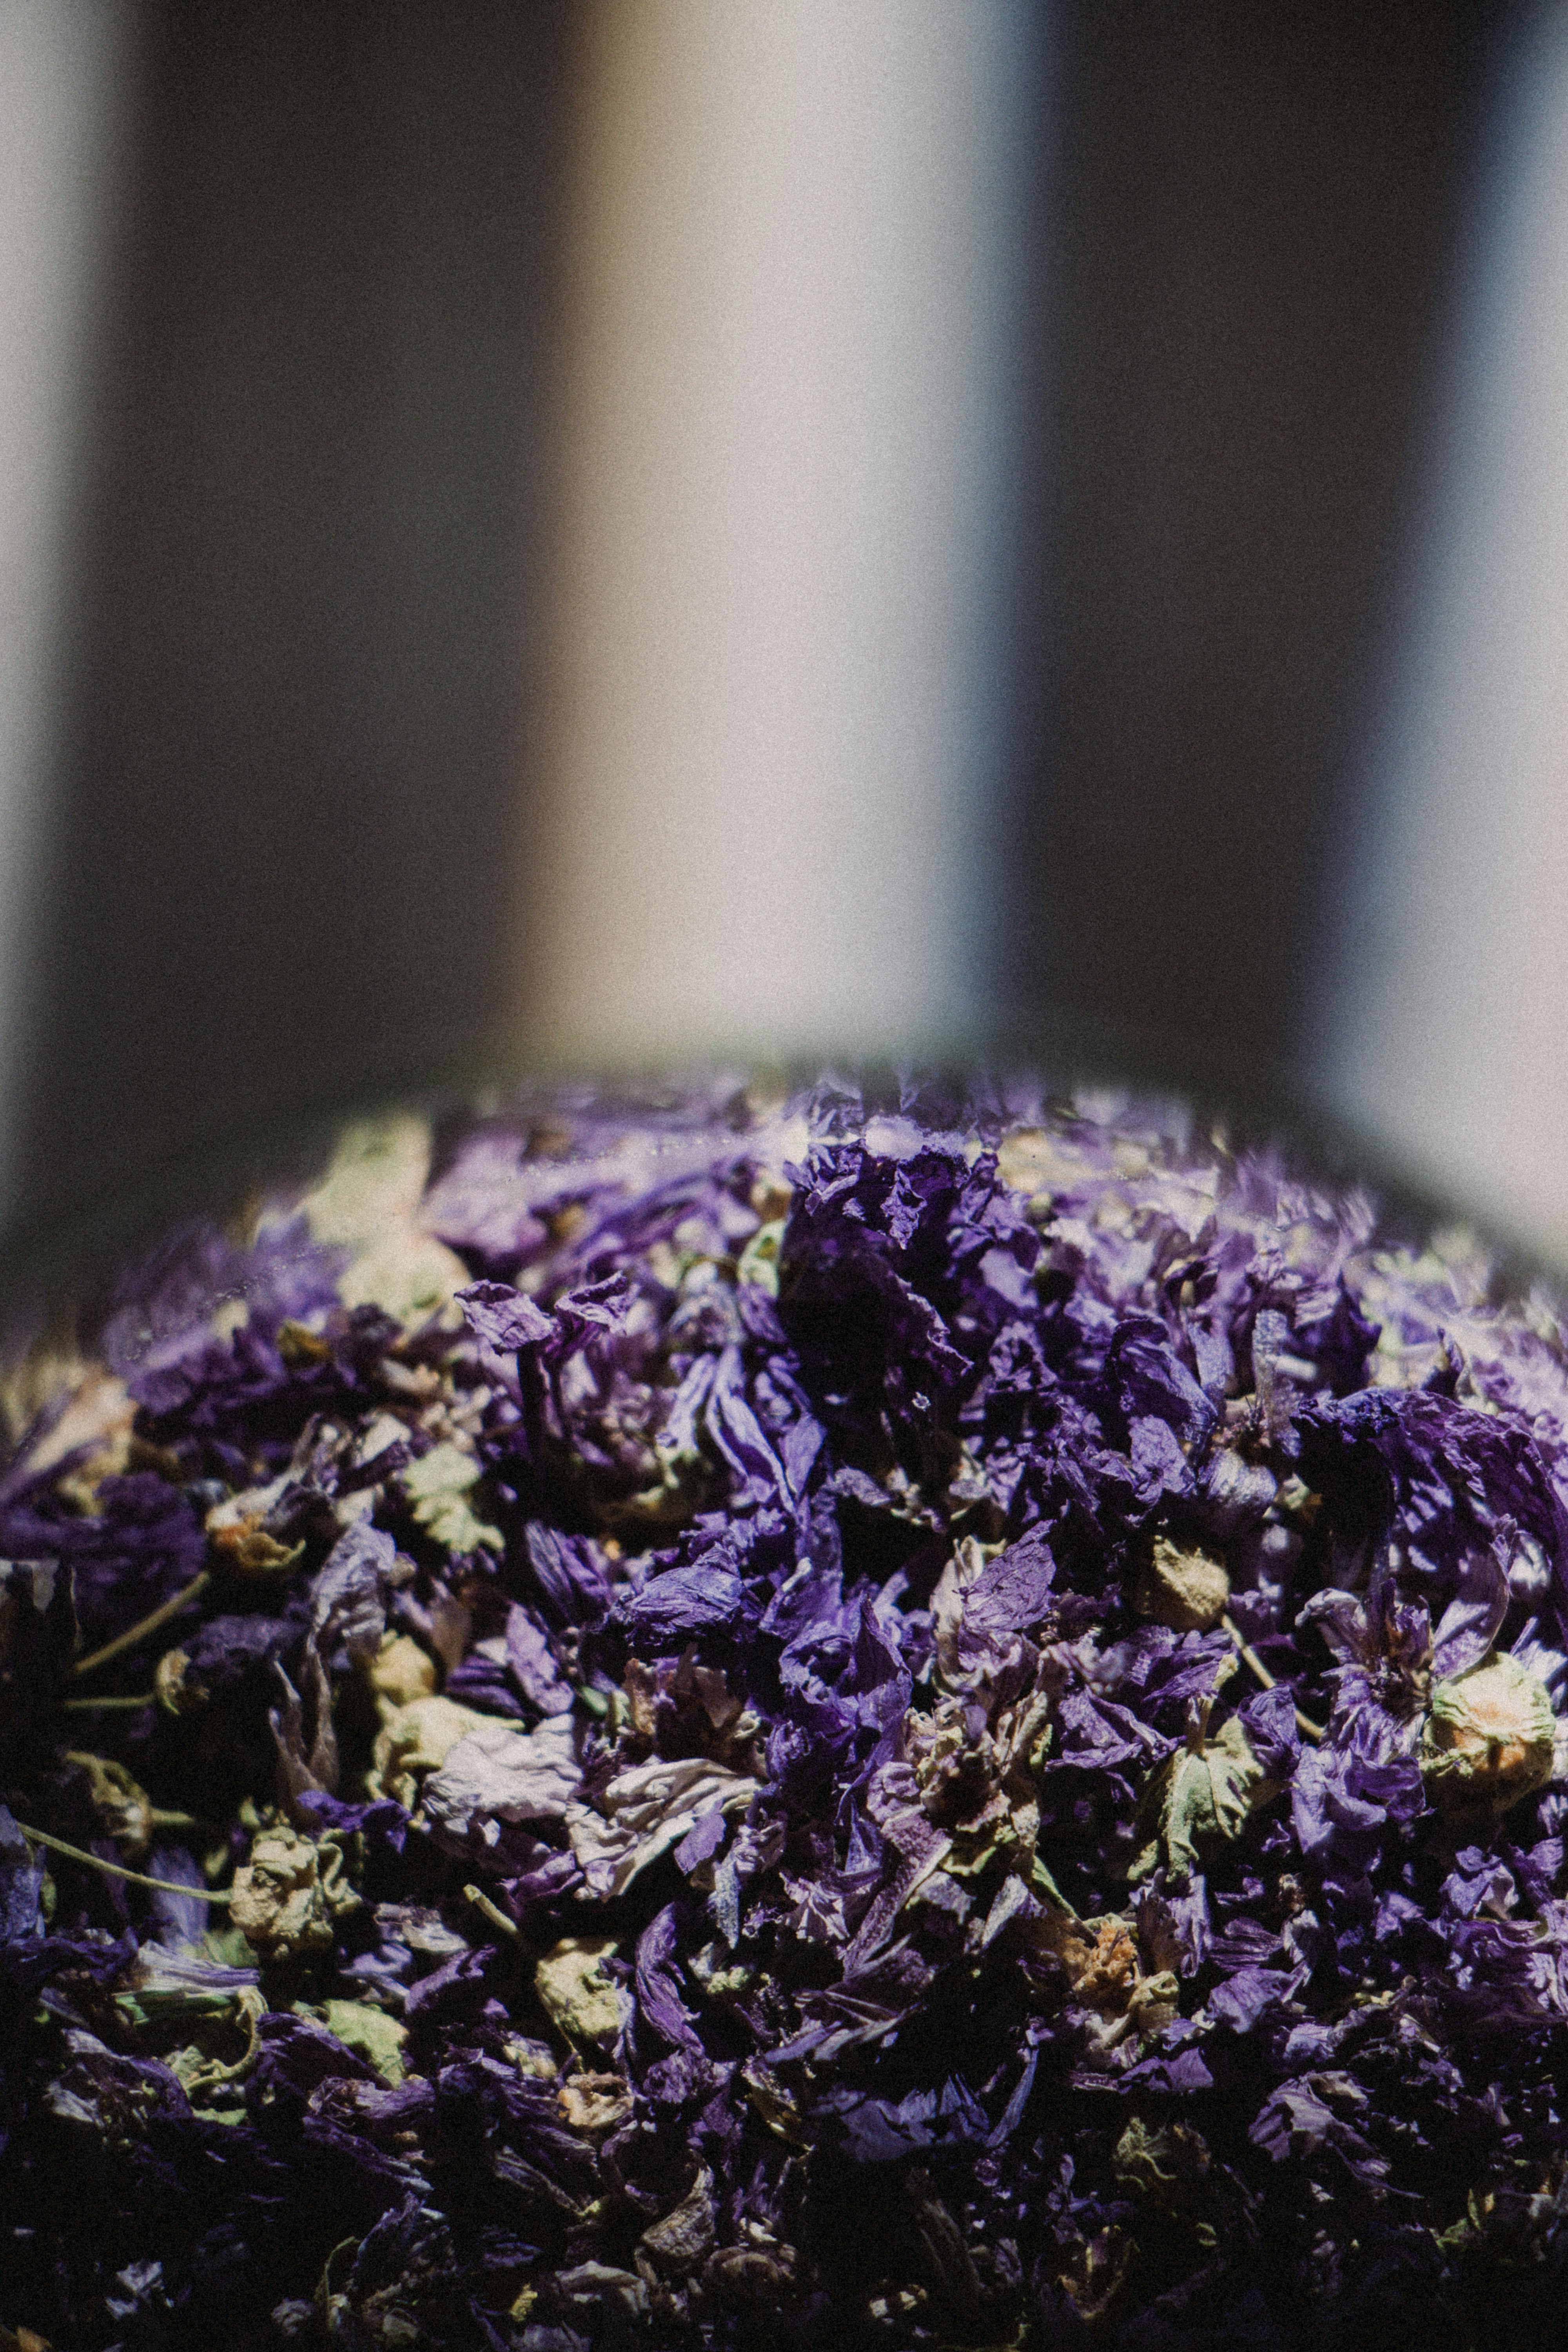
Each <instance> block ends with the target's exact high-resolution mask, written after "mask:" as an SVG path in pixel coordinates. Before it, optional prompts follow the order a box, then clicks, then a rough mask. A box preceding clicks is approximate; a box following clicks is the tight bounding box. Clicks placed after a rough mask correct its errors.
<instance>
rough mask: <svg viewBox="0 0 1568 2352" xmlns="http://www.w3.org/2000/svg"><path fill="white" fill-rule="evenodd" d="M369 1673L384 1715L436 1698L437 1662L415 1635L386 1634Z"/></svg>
mask: <svg viewBox="0 0 1568 2352" xmlns="http://www.w3.org/2000/svg"><path fill="white" fill-rule="evenodd" d="M366 1672H367V1673H368V1674H369V1676H370V1684H371V1688H372V1689H373V1690H374V1693H375V1696H376V1698H377V1701H378V1702H379V1703H380V1706H381V1708H382V1712H383V1714H384V1715H385V1714H389V1713H391V1714H395V1712H396V1710H397V1709H398V1708H399V1707H404V1706H413V1704H414V1702H415V1700H416V1699H420V1698H434V1696H435V1695H436V1661H435V1659H434V1658H433V1657H431V1655H430V1654H429V1652H428V1651H427V1650H422V1649H421V1648H420V1646H419V1644H418V1643H417V1642H416V1640H415V1639H414V1637H413V1635H412V1634H411V1633H388V1634H386V1635H385V1636H384V1639H383V1641H382V1644H381V1647H380V1649H379V1650H378V1651H377V1652H376V1654H375V1656H374V1658H373V1659H372V1661H371V1663H370V1665H369V1666H368V1667H367V1669H366Z"/></svg>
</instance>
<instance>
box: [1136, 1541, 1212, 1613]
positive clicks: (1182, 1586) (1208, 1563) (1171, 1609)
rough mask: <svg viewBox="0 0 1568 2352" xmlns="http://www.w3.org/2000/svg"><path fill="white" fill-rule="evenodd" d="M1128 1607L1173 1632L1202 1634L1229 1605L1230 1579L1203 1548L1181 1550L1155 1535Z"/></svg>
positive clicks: (1179, 1546)
mask: <svg viewBox="0 0 1568 2352" xmlns="http://www.w3.org/2000/svg"><path fill="white" fill-rule="evenodd" d="M1132 1606H1133V1607H1134V1609H1136V1610H1137V1611H1138V1612H1139V1614H1140V1615H1141V1616H1143V1617H1152V1619H1153V1621H1154V1622H1155V1624H1156V1625H1168V1626H1169V1627H1170V1628H1171V1630H1172V1632H1173V1633H1207V1632H1208V1630H1209V1627H1210V1626H1211V1625H1217V1624H1218V1623H1219V1621H1220V1619H1221V1618H1222V1617H1223V1616H1224V1615H1225V1612H1226V1609H1227V1608H1228V1607H1229V1606H1230V1579H1229V1577H1228V1576H1227V1575H1226V1572H1225V1569H1224V1567H1223V1565H1222V1564H1221V1562H1220V1561H1218V1560H1217V1559H1212V1558H1211V1557H1210V1555H1209V1554H1208V1553H1207V1552H1206V1551H1199V1550H1197V1549H1184V1548H1183V1547H1182V1546H1181V1545H1180V1544H1176V1543H1173V1542H1172V1540H1171V1538H1170V1537H1169V1536H1156V1537H1155V1538H1154V1549H1153V1551H1152V1554H1151V1556H1150V1559H1149V1561H1148V1564H1147V1566H1146V1567H1145V1568H1144V1570H1143V1571H1142V1575H1141V1576H1140V1577H1139V1579H1138V1581H1137V1583H1136V1585H1135V1586H1134V1588H1133V1592H1132Z"/></svg>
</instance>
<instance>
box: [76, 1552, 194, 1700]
mask: <svg viewBox="0 0 1568 2352" xmlns="http://www.w3.org/2000/svg"><path fill="white" fill-rule="evenodd" d="M212 1580H213V1573H212V1570H211V1569H210V1568H204V1569H203V1570H202V1571H201V1573H200V1575H199V1576H194V1577H193V1578H192V1579H191V1581H190V1582H189V1584H187V1585H186V1586H185V1588H184V1591H182V1592H176V1593H175V1594H174V1598H173V1599H172V1600H169V1601H164V1603H163V1607H162V1608H161V1609H154V1610H153V1614H152V1615H151V1616H150V1617H143V1618H142V1621H141V1622H140V1624H137V1625H132V1626H131V1627H130V1629H129V1630H128V1631H127V1632H126V1633H116V1635H115V1637H114V1639H113V1641H112V1642H105V1643H104V1645H103V1647H102V1649H101V1650H93V1651H91V1652H90V1653H89V1655H88V1656H87V1657H85V1658H79V1659H78V1660H77V1662H76V1664H75V1665H74V1666H72V1668H71V1672H72V1674H73V1675H90V1674H91V1673H93V1672H94V1670H95V1669H96V1668H97V1667H99V1666H106V1665H107V1664H109V1661H110V1658H117V1657H119V1655H120V1654H121V1651H122V1650H129V1649H132V1648H133V1647H134V1645H135V1644H136V1643H138V1642H142V1641H145V1639H146V1637H147V1635H148V1634H149V1633H156V1632H157V1631H158V1628H159V1627H160V1626H161V1625H166V1624H167V1623H168V1622H169V1620H170V1618H171V1617H177V1616H178V1615H179V1613H180V1612H181V1610H182V1609H188V1608H189V1607H190V1605H191V1602H192V1601H199V1600H200V1599H201V1597H202V1594H203V1593H204V1592H205V1591H206V1589H207V1587H208V1585H209V1584H210V1583H211V1582H212Z"/></svg>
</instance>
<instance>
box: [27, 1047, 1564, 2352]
mask: <svg viewBox="0 0 1568 2352" xmlns="http://www.w3.org/2000/svg"><path fill="white" fill-rule="evenodd" d="M4 1405H5V1413H6V1417H7V1419H8V1422H9V1425H10V1432H11V1435H10V1440H9V1448H8V1453H7V1454H6V1456H5V1467H4V1473H3V1476H0V1796H3V1798H4V1804H3V1806H0V2138H3V2140H4V2152H3V2154H0V2323H4V2326H0V2344H5V2345H11V2344H17V2345H24V2346H27V2347H37V2345H38V2344H39V2343H44V2344H48V2345H52V2346H54V2347H57V2352H66V2347H70V2352H78V2347H80V2352H107V2347H124V2352H153V2347H163V2346H181V2347H204V2352H205V2347H213V2346H218V2345H222V2346H225V2347H231V2352H252V2348H253V2347H254V2352H260V2347H273V2346H278V2345H282V2344H286V2343H304V2344H310V2343H316V2342H323V2343H324V2342H327V2341H331V2342H332V2343H334V2344H337V2345H341V2346H342V2347H348V2352H362V2348H364V2352H367V2348H368V2347H378V2346H402V2347H437V2352H439V2347H452V2352H458V2348H459V2347H489V2352H582V2347H591V2346H595V2347H596V2346H605V2347H636V2346H638V2345H647V2346H648V2347H661V2352H663V2347H669V2352H679V2347H692V2352H695V2347H734V2352H750V2347H759V2352H767V2348H768V2347H781V2352H782V2347H802V2352H810V2347H889V2352H897V2347H905V2346H915V2345H929V2346H931V2347H957V2346H972V2347H1005V2346H1012V2347H1042V2352H1043V2347H1058V2346H1059V2347H1072V2346H1084V2345H1089V2344H1094V2345H1104V2346H1115V2347H1122V2352H1178V2347H1190V2352H1199V2347H1205V2352H1206V2347H1216V2346H1224V2347H1235V2352H1240V2347H1258V2352H1263V2347H1271V2348H1272V2352H1294V2347H1302V2352H1305V2347H1312V2352H1327V2347H1354V2346H1362V2345H1373V2344H1379V2345H1381V2344H1382V2343H1384V2341H1393V2340H1395V2339H1394V2331H1395V2330H1397V2329H1418V2331H1419V2332H1418V2335H1413V2336H1412V2339H1411V2340H1415V2341H1419V2342H1420V2344H1421V2346H1422V2347H1423V2352H1462V2347H1478V2348H1479V2347H1486V2346H1491V2345H1503V2344H1513V2343H1521V2344H1522V2343H1526V2342H1528V2343H1530V2344H1531V2346H1534V2347H1540V2346H1542V2345H1546V2344H1549V2343H1552V2342H1553V2341H1556V2340H1557V2333H1556V2331H1557V2330H1558V2329H1559V2328H1560V2326H1561V2325H1562V2319H1561V2313H1562V2309H1563V2294H1564V2292H1565V2290H1568V2275H1565V2273H1568V1874H1565V1867H1564V1853H1563V1821H1564V1814H1565V1811H1568V1780H1565V1778H1564V1775H1565V1771H1568V1764H1565V1760H1564V1743H1563V1737H1562V1732H1561V1720H1562V1719H1561V1717H1560V1716H1559V1713H1558V1708H1559V1705H1560V1701H1561V1696H1562V1691H1563V1679H1564V1669H1565V1660H1564V1655H1563V1652H1564V1648H1565V1647H1568V1640H1565V1632H1568V1354H1565V1350H1564V1346H1563V1339H1562V1336H1561V1334H1560V1331H1559V1328H1558V1323H1557V1320H1556V1310H1555V1308H1554V1307H1552V1304H1551V1302H1550V1301H1549V1300H1548V1299H1547V1298H1546V1297H1544V1296H1535V1297H1531V1298H1529V1299H1527V1300H1520V1299H1513V1300H1511V1301H1510V1300H1508V1299H1506V1298H1503V1297H1500V1296H1499V1295H1496V1294H1495V1293H1494V1288H1493V1286H1492V1277H1491V1274H1490V1269H1489V1263H1488V1260H1487V1258H1486V1257H1485V1255H1483V1254H1482V1252H1481V1251H1480V1250H1479V1247H1478V1245H1477V1244H1475V1243H1474V1242H1473V1241H1472V1240H1470V1239H1468V1238H1467V1237H1465V1236H1463V1235H1457V1234H1449V1235H1447V1236H1446V1237H1444V1236H1439V1237H1438V1238H1437V1239H1436V1240H1433V1241H1431V1242H1424V1241H1422V1240H1420V1239H1419V1238H1415V1237H1409V1236H1406V1237H1403V1238H1402V1237H1400V1236H1399V1235H1397V1234H1394V1233H1392V1232H1390V1231H1386V1230H1384V1229H1383V1228H1381V1227H1380V1225H1379V1223H1378V1219H1377V1217H1376V1215H1375V1213H1374V1212H1373V1207H1372V1206H1371V1205H1370V1204H1369V1202H1367V1201H1366V1200H1364V1199H1363V1198H1361V1197H1359V1196H1352V1197H1348V1198H1342V1197H1331V1196H1330V1195H1328V1194H1326V1193H1324V1192H1320V1191H1316V1190H1314V1189H1312V1188H1311V1186H1310V1184H1307V1183H1304V1182H1302V1181H1298V1180H1297V1179H1296V1178H1295V1177H1293V1176H1292V1175H1291V1174H1290V1173H1289V1171H1287V1170H1286V1169H1284V1168H1283V1167H1282V1166H1281V1165H1280V1164H1279V1163H1278V1162H1277V1161H1276V1160H1273V1159H1272V1158H1269V1157H1268V1156H1258V1155H1256V1154H1251V1155H1249V1154H1237V1153H1234V1152H1232V1151H1231V1150H1229V1149H1228V1148H1227V1147H1226V1143H1225V1141H1224V1139H1223V1138H1219V1137H1214V1136H1208V1135H1202V1134H1197V1133H1193V1132H1189V1131H1188V1130H1187V1129H1185V1128H1184V1125H1183V1123H1182V1121H1181V1120H1180V1119H1179V1118H1176V1117H1174V1116H1173V1115H1166V1114H1163V1113H1160V1112H1158V1111H1152V1110H1149V1109H1147V1108H1140V1107H1139V1106H1137V1105H1136V1104H1127V1103H1110V1102H1103V1103H1089V1102H1079V1103H1077V1104H1075V1105H1069V1106H1065V1107H1064V1106H1059V1105H1058V1106H1055V1107H1053V1106H1051V1105H1050V1104H1048V1103H1047V1102H1046V1101H1044V1100H1043V1099H1042V1098H1041V1097H1040V1094H1039V1091H1038V1089H1033V1090H1031V1089H1030V1088H1029V1087H1025V1086H1022V1085H1019V1086H1005V1085H1001V1086H996V1087H990V1088H984V1089H977V1090H976V1091H975V1092H974V1093H973V1095H972V1096H970V1097H967V1098H965V1099H964V1100H963V1101H956V1100H954V1099H952V1097H946V1096H943V1095H942V1093H941V1092H940V1091H939V1090H937V1089H935V1088H926V1089H924V1090H921V1089H920V1088H918V1087H912V1086H911V1087H906V1088H905V1089H904V1091H903V1093H902V1095H901V1096H900V1097H896V1098H894V1099H893V1100H891V1101H890V1102H889V1101H882V1102H876V1101H871V1100H868V1099H866V1098H865V1097H862V1096H861V1095H860V1094H859V1093H858V1092H857V1091H855V1090H854V1089H853V1088H851V1087H847V1086H843V1085H839V1084H837V1083H835V1082H830V1081H824V1082H822V1083H821V1084H819V1085H818V1086H817V1087H815V1088H813V1089H812V1090H810V1091H809V1092H808V1093H807V1094H805V1095H804V1096H802V1097H798V1098H796V1099H794V1100H791V1101H787V1102H773V1101H766V1100H763V1099H761V1098H760V1097H757V1096H756V1095H755V1094H754V1093H745V1092H742V1093H740V1094H734V1093H730V1092H727V1091H726V1090H725V1089H723V1088H718V1087H715V1088H711V1089H709V1090H708V1091H706V1092H703V1091H700V1090H692V1091H688V1092H686V1093H683V1094H680V1095H678V1096H672V1097H669V1098H668V1099H665V1100H663V1101H661V1102H658V1103H644V1104H642V1105H640V1106H631V1107H627V1106H625V1105H620V1106H617V1105H616V1104H615V1103H610V1102H606V1101H605V1100H603V1099H601V1098H596V1097H592V1096H590V1095H587V1094H584V1095H583V1096H581V1097H575V1098H568V1097H559V1096H558V1097H554V1098H553V1099H552V1100H551V1101H549V1102H536V1103H533V1104H531V1106H526V1107H524V1108H519V1109H518V1110H517V1111H516V1112H515V1113H514V1114H513V1113H505V1114H498V1115H495V1116H492V1117H489V1118H486V1119H484V1120H481V1121H477V1122H475V1121H469V1122H468V1123H467V1124H457V1125H453V1126H452V1127H451V1128H450V1129H449V1131H438V1132H437V1134H436V1135H435V1137H434V1138H432V1136H431V1135H430V1133H429V1132H428V1131H427V1130H426V1129H425V1128H424V1127H423V1126H422V1125H421V1124H420V1123H418V1122H417V1121H414V1120H401V1121H392V1122H389V1123H388V1124H386V1125H384V1126H382V1127H377V1128H373V1129H359V1130H356V1131H355V1132H354V1133H353V1134H351V1135H350V1136H348V1137H347V1138H346V1139H345V1140H344V1142H343V1145H342V1149H341V1150H340V1151H339V1153H338V1156H337V1158H336V1160H334V1162H333V1164H332V1166H331V1170H330V1171H328V1173H327V1174H326V1175H325V1177H324V1178H323V1179H322V1181H321V1183H320V1184H319V1185H318V1186H317V1188H316V1189H315V1191H314V1192H310V1193H309V1194H308V1195H306V1196H304V1197H302V1198H295V1199H279V1200H275V1201H272V1202H269V1203H268V1205H267V1206H266V1207H265V1208H264V1209H263V1210H262V1211H261V1212H260V1213H258V1214H256V1215H254V1216H253V1217H252V1219H251V1221H250V1223H249V1224H248V1226H247V1229H246V1231H245V1232H244V1233H243V1234H233V1233H223V1232H219V1231H217V1230H203V1231H191V1232H184V1233H182V1234H177V1235H175V1236H174V1238H173V1239H172V1240H171V1241H170V1243H169V1244H168V1245H167V1246H166V1248H164V1249H163V1251H161V1252H160V1253H159V1254H158V1255H156V1257H154V1258H153V1259H152V1260H151V1261H148V1262H144V1263H142V1264H140V1265H137V1266H135V1267H134V1268H132V1269H131V1270H130V1271H128V1272H127V1273H126V1274H125V1275H124V1276H123V1277H122V1278H121V1281H120V1283H119V1284H118V1286H116V1287H115V1288H114V1289H113V1290H112V1291H111V1292H110V1294H109V1295H108V1296H105V1297H100V1298H98V1299H97V1300H96V1301H95V1302H93V1303H92V1304H91V1305H90V1306H89V1307H83V1308H82V1309H81V1310H80V1312H79V1315H78V1317H77V1320H76V1325H75V1328H73V1329H71V1330H69V1331H66V1330H64V1329H62V1328H60V1327H59V1326H58V1321H57V1322H56V1323H54V1324H51V1325H50V1327H49V1328H48V1329H47V1331H46V1332H43V1333H41V1334H39V1335H36V1336H35V1337H34V1339H32V1341H31V1342H30V1344H28V1345H27V1346H26V1348H23V1349H18V1350H15V1351H14V1352H13V1357H12V1360H11V1369H10V1370H9V1373H8V1375H7V1378H6V1381H5V1389H4ZM7 2329H8V2330H10V2331H12V2333H10V2334H7V2333H6V2332H5V2330H7ZM1401 2340H1403V2339H1401Z"/></svg>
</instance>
